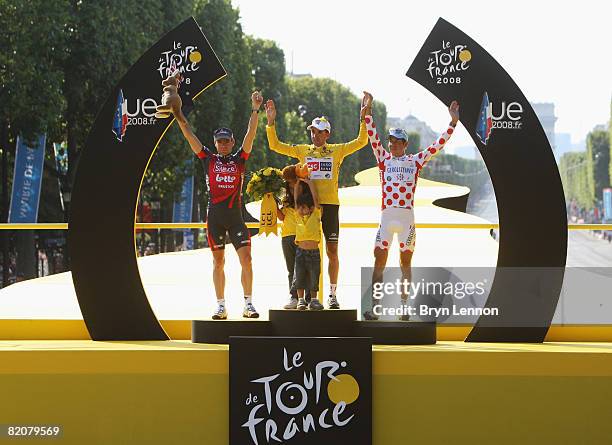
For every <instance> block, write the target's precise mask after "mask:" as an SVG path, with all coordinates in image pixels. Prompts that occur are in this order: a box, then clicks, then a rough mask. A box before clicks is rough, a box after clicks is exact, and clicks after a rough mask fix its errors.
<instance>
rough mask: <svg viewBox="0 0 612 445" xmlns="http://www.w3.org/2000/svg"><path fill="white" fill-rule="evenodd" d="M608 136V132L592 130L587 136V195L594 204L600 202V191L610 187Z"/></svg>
mask: <svg viewBox="0 0 612 445" xmlns="http://www.w3.org/2000/svg"><path fill="white" fill-rule="evenodd" d="M609 165H610V136H609V133H608V131H604V130H593V131H591V132H590V133H589V134H588V135H587V174H588V175H587V178H588V185H589V189H590V191H589V193H590V194H591V196H592V197H593V198H594V199H595V203H597V202H599V201H601V199H602V190H603V189H604V188H605V187H609V186H610V170H609Z"/></svg>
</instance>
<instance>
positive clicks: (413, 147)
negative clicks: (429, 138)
mask: <svg viewBox="0 0 612 445" xmlns="http://www.w3.org/2000/svg"><path fill="white" fill-rule="evenodd" d="M419 150H421V135H420V134H419V133H417V132H415V131H412V132H410V133H408V148H407V149H406V151H407V152H408V153H412V154H414V153H417V152H418V151H419Z"/></svg>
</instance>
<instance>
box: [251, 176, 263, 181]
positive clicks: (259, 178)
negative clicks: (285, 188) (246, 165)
mask: <svg viewBox="0 0 612 445" xmlns="http://www.w3.org/2000/svg"><path fill="white" fill-rule="evenodd" d="M251 181H253V182H259V181H261V177H259V176H258V175H253V178H252V179H251Z"/></svg>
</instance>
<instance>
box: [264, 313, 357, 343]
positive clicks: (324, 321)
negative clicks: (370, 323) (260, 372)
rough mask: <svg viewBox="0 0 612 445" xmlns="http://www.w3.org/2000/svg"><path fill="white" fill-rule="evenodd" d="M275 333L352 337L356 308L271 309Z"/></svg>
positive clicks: (289, 335)
mask: <svg viewBox="0 0 612 445" xmlns="http://www.w3.org/2000/svg"><path fill="white" fill-rule="evenodd" d="M269 317H270V322H271V323H272V326H273V328H274V333H275V335H278V336H282V337H352V336H353V335H354V334H353V323H354V322H355V320H357V310H356V309H328V310H323V311H297V310H289V311H287V310H282V309H270V315H269Z"/></svg>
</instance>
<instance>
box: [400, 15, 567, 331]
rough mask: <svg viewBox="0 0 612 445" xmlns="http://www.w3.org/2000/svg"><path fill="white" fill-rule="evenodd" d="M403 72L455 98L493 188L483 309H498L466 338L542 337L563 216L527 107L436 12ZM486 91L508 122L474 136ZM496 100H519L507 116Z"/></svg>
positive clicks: (551, 166)
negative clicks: (491, 249) (494, 247)
mask: <svg viewBox="0 0 612 445" xmlns="http://www.w3.org/2000/svg"><path fill="white" fill-rule="evenodd" d="M465 50H467V52H466V51H465ZM406 75H407V76H408V77H410V78H412V79H413V80H415V81H416V82H418V83H419V84H420V85H422V86H423V87H425V88H426V89H428V90H429V91H430V92H431V93H433V94H434V95H435V96H436V97H437V98H438V99H439V100H440V101H442V102H443V103H444V104H446V105H448V104H449V103H450V102H451V100H453V99H457V100H458V101H459V102H460V104H461V123H462V124H463V125H464V127H465V128H466V129H467V130H468V132H469V133H470V136H471V137H472V139H473V140H474V143H475V144H476V146H477V147H478V149H479V150H480V154H481V155H482V158H483V159H484V162H485V164H486V166H487V168H488V170H489V174H490V176H491V181H492V183H493V187H494V189H495V195H496V198H497V207H498V214H499V222H500V242H499V256H498V261H497V272H496V275H495V279H494V282H493V284H492V288H491V292H490V294H489V298H488V300H487V303H486V307H487V308H498V309H499V315H498V316H484V315H483V316H481V317H480V318H479V320H478V321H477V323H476V324H475V326H474V328H473V329H472V331H471V332H470V334H469V335H468V337H467V339H466V341H468V342H542V341H544V337H545V336H546V333H547V331H548V328H549V327H550V323H551V321H552V318H553V315H554V312H555V309H556V307H557V303H558V300H559V295H560V291H561V285H562V282H563V274H564V269H565V261H566V256H567V215H566V207H565V198H564V194H563V187H562V184H561V178H560V176H559V171H558V169H557V165H556V162H555V159H554V155H553V151H552V149H551V147H550V144H549V142H548V140H547V138H546V135H545V133H544V130H543V129H542V126H541V124H540V122H539V120H538V118H537V116H536V114H535V112H534V110H533V108H532V107H531V105H530V104H529V102H528V101H527V99H526V98H525V96H524V95H523V93H522V92H521V90H520V89H519V87H518V86H517V85H516V83H515V82H514V81H513V80H512V78H511V77H510V76H509V75H508V73H507V72H506V71H505V70H504V69H503V68H502V66H501V65H500V64H499V63H497V61H496V60H495V59H493V57H491V55H489V54H488V53H487V52H486V51H485V50H484V49H483V48H482V47H481V46H480V45H479V44H478V43H476V42H475V41H474V40H473V39H471V38H470V37H469V36H468V35H466V34H465V33H463V32H462V31H461V30H459V29H458V28H456V27H455V26H453V25H452V24H450V23H449V22H447V21H445V20H444V19H442V18H440V19H439V20H438V22H437V23H436V25H435V26H434V28H433V30H432V31H431V33H430V34H429V36H428V38H427V40H426V41H425V43H424V45H423V47H422V48H421V50H420V51H419V53H418V55H417V56H416V58H415V60H414V61H413V63H412V65H411V66H410V68H409V69H408V72H407V73H406ZM534 75H538V74H537V72H535V71H534ZM485 93H486V96H487V98H488V100H489V101H490V102H491V103H492V110H493V113H494V115H495V116H496V117H498V118H500V119H498V120H497V125H504V126H511V127H514V128H511V129H507V128H505V129H504V128H492V129H491V132H490V134H489V135H488V136H487V134H486V131H485V132H483V133H482V134H481V136H480V137H479V136H478V135H477V130H478V128H477V126H478V121H479V117H480V115H481V110H482V108H483V105H484V106H485V108H486V100H487V99H485ZM502 102H505V103H506V105H508V104H509V103H512V102H516V103H518V104H519V105H513V106H512V107H511V108H512V112H511V117H512V119H510V118H508V117H507V116H505V119H504V116H500V113H501V106H502ZM520 108H522V112H519V111H518V109H520ZM485 117H486V115H485ZM517 117H518V119H517ZM504 122H505V124H504ZM516 127H520V128H516ZM481 138H482V141H481ZM483 141H484V142H483Z"/></svg>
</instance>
